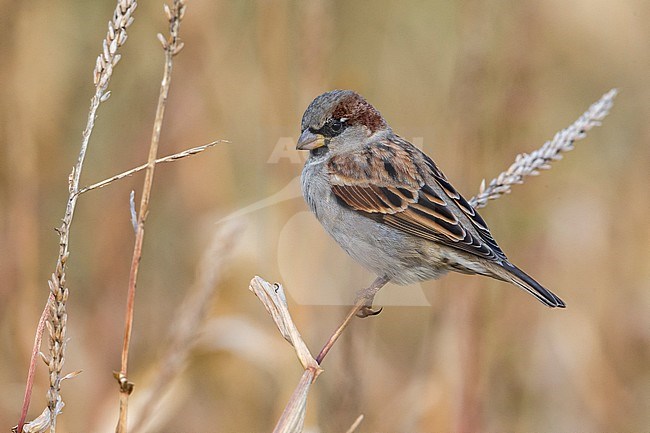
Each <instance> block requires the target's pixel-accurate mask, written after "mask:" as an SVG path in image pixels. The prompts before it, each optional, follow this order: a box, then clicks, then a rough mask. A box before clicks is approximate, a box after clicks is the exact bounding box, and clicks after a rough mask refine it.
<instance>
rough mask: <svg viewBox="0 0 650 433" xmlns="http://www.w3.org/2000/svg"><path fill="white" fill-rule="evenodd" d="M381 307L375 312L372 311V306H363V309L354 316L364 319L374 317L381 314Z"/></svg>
mask: <svg viewBox="0 0 650 433" xmlns="http://www.w3.org/2000/svg"><path fill="white" fill-rule="evenodd" d="M383 309H384V308H383V307H380V308H377V309H376V310H373V309H372V306H370V307H368V306H366V305H364V306H363V307H361V308H359V311H357V314H356V316H357V317H360V318H362V319H363V318H366V317H369V316H376V315H377V314H379V313H381V311H382V310H383Z"/></svg>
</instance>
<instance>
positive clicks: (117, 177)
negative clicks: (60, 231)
mask: <svg viewBox="0 0 650 433" xmlns="http://www.w3.org/2000/svg"><path fill="white" fill-rule="evenodd" d="M219 143H228V141H227V140H216V141H213V142H211V143H208V144H204V145H202V146H196V147H192V148H191V149H187V150H184V151H182V152H178V153H175V154H173V155H169V156H165V157H162V158H158V159H157V160H156V164H161V163H164V162H174V161H176V160H179V159H182V158H185V157H188V156H192V155H196V154H197V153H201V152H203V151H204V150H207V149H209V148H211V147H214V146H216V145H217V144H219ZM148 166H149V163H145V164H142V165H140V166H138V167H135V168H132V169H131V170H127V171H125V172H123V173H120V174H116V175H115V176H112V177H110V178H108V179H104V180H102V181H101V182H97V183H93V184H92V185H88V186H86V187H83V188H81V189H80V190H79V192H78V194H79V195H81V194H83V193H85V192H88V191H92V190H93V189H98V188H103V187H105V186H106V185H109V184H111V183H113V182H115V181H116V180H120V179H124V178H125V177H128V176H131V175H134V174H136V173H138V172H140V171H142V170H144V169H145V168H147V167H148Z"/></svg>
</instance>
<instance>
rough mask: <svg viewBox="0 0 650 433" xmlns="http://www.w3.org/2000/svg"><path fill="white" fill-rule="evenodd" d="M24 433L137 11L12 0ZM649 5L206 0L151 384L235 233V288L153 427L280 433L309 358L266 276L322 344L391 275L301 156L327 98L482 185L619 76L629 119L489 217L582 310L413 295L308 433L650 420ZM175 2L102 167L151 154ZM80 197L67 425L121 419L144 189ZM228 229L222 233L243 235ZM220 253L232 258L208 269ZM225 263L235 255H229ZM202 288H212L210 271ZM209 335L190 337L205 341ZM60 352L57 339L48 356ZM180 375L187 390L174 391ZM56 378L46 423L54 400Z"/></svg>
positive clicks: (6, 349)
mask: <svg viewBox="0 0 650 433" xmlns="http://www.w3.org/2000/svg"><path fill="white" fill-rule="evenodd" d="M0 5H1V6H2V10H3V13H2V14H1V16H0V22H1V23H2V28H3V37H2V38H1V39H0V56H1V58H2V62H1V63H0V81H1V82H2V86H0V104H1V106H2V110H1V113H2V114H1V117H0V281H2V283H1V284H0V297H1V299H2V301H1V302H0V344H1V345H2V348H3V350H1V351H0V365H1V366H2V368H0V383H1V384H2V388H3V392H2V393H0V426H1V427H0V428H1V429H2V430H4V431H8V429H9V428H10V426H13V425H15V424H16V423H17V421H18V417H19V413H20V405H21V401H22V393H23V387H24V382H25V377H26V374H27V367H28V361H29V354H30V351H31V345H32V342H33V336H34V331H35V328H36V324H37V321H38V317H39V314H40V312H41V310H42V308H43V305H44V304H45V301H46V299H47V295H48V289H47V279H48V278H49V275H50V274H51V272H52V271H53V267H54V263H55V259H56V254H57V253H58V245H57V244H58V236H57V234H56V233H55V231H54V230H53V229H54V228H55V227H58V226H59V225H60V219H61V218H62V216H63V212H64V207H65V201H66V198H67V179H68V174H69V173H70V170H71V167H72V166H73V165H74V163H75V161H76V158H77V154H78V151H79V146H80V142H81V140H80V139H81V131H82V130H83V127H84V125H85V122H86V116H87V112H88V105H89V100H90V97H91V96H92V94H93V86H92V70H93V67H94V63H95V58H96V56H97V54H98V53H99V50H100V48H101V41H102V39H103V38H104V36H105V32H106V22H107V21H108V19H109V18H110V17H111V15H112V11H113V9H114V7H115V4H114V2H112V1H108V0H102V1H93V2H86V1H78V0H61V1H57V2H52V1H43V0H35V1H30V2H10V1H0ZM648 22H650V4H649V3H648V2H647V1H644V0H621V1H617V2H611V1H605V0H572V1H568V2H567V1H559V0H545V1H534V0H525V1H521V0H506V1H500V2H480V1H456V2H448V1H432V2H430V1H413V2H408V3H407V2H390V1H373V2H370V1H359V2H347V1H332V2H327V1H305V2H298V1H207V0H195V1H191V2H189V4H188V8H187V13H186V16H185V20H184V21H183V23H182V26H181V36H182V38H183V40H184V41H185V49H184V50H183V51H182V52H181V54H180V55H179V56H177V57H176V58H175V64H174V72H173V79H172V86H171V94H170V98H169V101H168V106H167V114H166V118H165V123H164V126H163V132H162V142H161V149H160V154H161V155H167V154H171V153H175V152H178V151H181V150H183V149H186V148H189V147H193V146H197V145H200V144H203V143H207V142H210V141H213V140H216V139H227V140H229V141H230V143H229V144H220V145H218V146H217V147H215V148H213V149H211V150H208V151H206V152H204V153H203V154H200V155H197V156H194V157H191V158H188V159H184V160H181V161H178V162H175V163H173V164H168V165H161V166H159V167H158V168H157V169H156V178H155V181H154V189H153V194H152V202H151V212H150V215H149V218H148V220H147V225H146V236H145V246H144V253H143V260H142V264H141V268H140V278H139V282H138V293H137V297H136V311H135V325H134V326H135V327H134V331H133V332H134V337H133V341H132V347H131V358H130V364H129V378H130V379H131V381H133V382H135V384H136V387H135V393H134V395H133V399H132V400H133V406H132V408H131V412H130V416H131V417H132V419H131V420H133V421H134V420H135V419H136V418H138V413H139V412H138V411H139V410H140V409H139V408H138V399H140V398H141V397H142V396H143V395H145V394H146V392H147V390H150V389H156V388H155V383H156V381H157V380H158V381H160V368H161V367H160V365H161V362H164V360H165V358H166V357H167V356H168V355H166V353H167V351H168V350H169V343H168V342H169V338H170V337H169V335H170V332H172V331H173V330H176V329H177V327H178V324H179V323H182V321H183V319H184V316H186V315H188V314H190V315H192V314H197V313H196V312H194V313H192V312H190V313H188V312H187V310H186V309H183V308H181V307H180V305H181V304H182V303H183V300H184V299H185V298H186V297H187V296H188V294H190V293H192V290H193V289H192V288H193V287H197V283H196V281H197V279H198V280H199V281H200V280H201V278H202V276H201V274H202V272H203V273H205V272H207V271H206V270H205V269H204V270H203V271H201V270H200V269H199V266H198V264H199V262H200V261H201V258H202V257H204V256H205V254H206V253H205V251H206V249H209V248H210V242H211V239H212V238H213V236H214V233H215V232H217V231H218V230H220V229H222V228H223V227H224V226H225V225H228V224H231V223H232V222H233V221H234V222H235V223H237V224H238V226H237V227H238V228H237V233H236V236H235V238H234V240H233V244H232V245H233V246H232V247H227V248H225V249H224V251H222V252H220V253H218V256H219V257H214V260H215V263H216V262H219V263H222V265H220V267H219V268H218V269H217V271H218V272H217V278H216V283H214V284H211V285H212V289H214V296H213V297H212V298H210V301H209V302H208V303H207V305H206V306H207V310H208V311H207V315H206V317H205V320H203V321H202V322H201V324H200V325H196V326H195V328H194V329H193V330H192V332H193V333H194V334H196V335H197V340H196V344H195V346H194V347H193V349H192V350H191V351H190V353H189V354H188V358H187V362H186V363H185V364H184V365H183V368H182V369H181V370H180V371H178V373H177V374H175V375H173V380H169V382H170V388H169V393H167V394H165V395H164V396H163V395H160V396H158V398H157V400H158V402H159V403H160V406H157V407H156V408H155V409H154V410H153V413H152V415H151V416H147V420H148V421H150V423H149V425H148V427H147V429H146V431H159V432H181V431H182V432H191V431H215V432H217V431H218V432H242V431H251V432H252V431H270V430H271V429H272V426H273V425H274V423H275V422H276V420H277V418H278V417H279V415H280V413H281V411H282V409H283V407H284V405H285V404H286V402H287V400H288V398H289V396H290V394H291V392H292V390H293V388H294V387H295V385H296V384H297V382H298V379H299V377H300V375H301V367H300V365H299V363H298V361H297V360H296V358H295V355H294V353H293V350H292V348H291V347H290V346H289V345H288V344H286V342H285V341H283V339H282V337H281V336H280V335H279V333H278V332H277V331H276V329H275V327H274V325H273V324H272V322H271V320H270V318H269V316H268V314H267V313H266V311H264V308H263V307H262V305H261V303H260V302H259V301H258V300H257V299H256V298H255V297H254V296H253V295H252V294H251V293H250V292H249V291H248V290H247V287H248V283H249V281H250V279H251V278H252V277H253V276H254V275H260V276H262V277H264V278H265V279H267V280H269V281H278V282H281V283H282V284H283V285H284V286H285V291H286V292H287V296H288V301H289V307H290V310H291V312H292V314H293V315H294V319H295V321H296V323H297V325H298V327H299V329H300V331H301V333H302V335H303V337H304V339H305V341H306V342H307V344H308V346H309V347H310V349H311V350H312V351H313V352H314V353H317V352H318V351H319V350H320V348H321V346H322V345H323V343H324V342H325V341H326V339H327V337H328V336H329V334H330V333H331V332H332V330H333V329H334V328H335V327H336V325H337V324H338V323H339V322H340V320H341V319H342V317H343V315H344V314H345V313H346V312H347V310H348V307H347V306H346V304H347V303H349V302H350V301H351V300H352V299H353V293H354V291H355V290H357V289H359V288H361V287H364V286H366V285H367V284H369V283H370V282H371V281H372V279H373V276H372V275H370V274H369V273H368V272H366V271H364V270H362V269H361V267H360V266H359V265H357V264H356V263H354V262H353V261H352V260H351V259H350V258H348V257H347V256H346V255H345V253H344V252H343V251H342V250H340V249H339V248H338V246H337V245H336V244H335V243H334V242H333V241H332V240H330V239H329V238H328V237H327V235H326V234H325V232H324V231H323V230H322V229H321V228H320V226H319V225H318V223H317V222H316V220H315V218H313V217H312V216H311V215H310V214H309V213H308V212H307V207H306V205H305V204H304V202H303V200H302V198H301V197H300V192H299V189H298V186H297V185H298V184H297V178H298V177H299V175H300V171H301V169H302V162H303V159H304V157H305V155H302V154H300V153H298V152H296V151H295V150H294V146H295V144H294V143H295V140H296V139H297V137H298V135H299V132H300V131H299V129H300V128H299V126H300V118H301V115H302V112H303V111H304V109H305V108H306V106H307V105H308V103H309V102H310V101H311V100H312V99H313V98H314V97H315V96H317V95H318V94H320V93H322V92H324V91H327V90H330V89H333V88H349V89H354V90H356V91H358V92H360V93H361V94H362V95H364V96H365V97H366V98H367V99H368V100H369V101H370V102H371V103H372V104H373V105H375V106H376V107H377V108H378V109H379V110H380V111H381V112H382V114H383V115H384V116H385V118H386V119H387V120H388V122H389V123H390V124H391V126H392V127H393V129H394V130H395V131H396V132H397V133H398V134H400V135H402V136H403V137H405V138H407V139H409V140H412V141H413V142H414V143H416V144H418V145H420V146H422V147H423V148H424V150H425V151H426V152H427V153H429V154H430V155H432V156H433V158H434V159H435V160H436V161H437V163H438V164H439V166H440V167H441V168H442V170H443V171H444V172H445V174H446V175H447V176H448V177H449V179H450V180H451V181H452V183H454V185H455V186H456V187H457V188H458V189H459V190H460V191H461V192H462V193H463V194H464V195H465V196H466V197H467V198H469V197H471V196H472V195H474V194H475V193H476V192H477V191H478V186H479V184H480V182H481V180H482V179H483V178H487V179H488V180H489V179H491V178H492V177H494V176H495V175H497V174H498V173H499V172H500V171H502V170H504V169H505V168H507V167H508V166H509V165H510V164H511V162H512V161H513V160H514V156H515V155H516V154H517V153H520V152H530V151H532V150H534V149H536V148H538V147H539V146H540V145H542V144H543V143H544V142H545V141H546V140H548V139H550V138H552V136H553V135H554V134H555V132H557V131H559V130H560V129H562V128H564V127H566V126H568V125H570V124H571V123H572V122H573V121H574V120H575V119H576V118H577V117H578V116H579V115H580V114H581V113H582V112H583V111H585V110H586V109H587V107H588V106H589V105H590V104H591V103H593V102H594V101H596V100H598V98H600V96H601V95H602V94H603V93H605V92H606V91H608V90H609V89H610V88H612V87H616V88H618V89H619V90H620V93H619V96H618V97H617V98H616V100H615V105H614V107H613V110H612V112H611V115H610V116H608V117H607V118H606V119H605V120H604V122H603V126H602V127H599V128H596V129H593V130H592V131H591V132H589V134H588V137H587V138H586V139H585V140H582V141H580V142H578V143H577V146H576V149H575V150H574V151H572V152H570V153H568V154H566V156H565V158H564V160H563V161H560V162H558V163H556V164H554V166H553V169H552V170H551V171H549V172H544V173H542V175H541V176H539V177H537V178H529V179H528V180H527V181H526V183H525V185H521V186H517V187H515V188H514V190H513V192H512V194H510V195H508V196H506V197H503V198H501V199H499V200H497V201H494V202H491V203H490V204H489V205H488V206H487V208H485V209H483V210H482V211H481V213H482V215H483V216H484V218H485V219H486V220H487V221H488V223H489V224H490V227H491V229H492V233H493V234H494V237H495V238H496V239H497V240H498V241H499V243H500V245H501V247H502V248H503V249H504V251H505V252H506V253H507V254H508V256H509V258H510V259H511V260H512V261H513V262H514V263H516V264H517V265H518V266H520V267H521V268H523V269H525V270H526V271H527V272H528V273H530V274H531V275H533V276H534V277H535V278H536V279H538V280H539V281H540V282H541V283H542V284H544V285H545V286H547V287H549V288H550V289H552V290H553V291H554V292H555V293H557V294H558V295H559V296H560V297H561V298H562V299H564V301H565V302H566V303H567V306H568V307H567V309H566V310H551V309H547V308H544V307H543V306H542V305H541V304H539V303H538V302H536V301H535V300H534V299H533V298H532V297H530V296H528V295H526V294H525V293H523V292H522V291H520V290H517V289H516V288H514V287H512V286H510V285H507V284H505V283H501V282H497V281H492V280H490V279H487V278H479V277H468V276H461V275H450V276H448V277H445V278H444V279H442V280H440V281H433V282H427V283H423V284H421V285H416V286H408V287H399V286H387V287H386V288H385V289H384V290H383V291H382V293H381V295H380V297H379V299H378V304H382V305H384V306H385V308H384V311H383V312H382V313H381V314H380V315H379V316H377V317H373V318H369V319H365V320H355V321H354V322H353V323H352V326H351V327H350V328H349V329H348V330H347V331H346V333H345V335H344V337H343V338H342V340H341V341H340V342H339V343H337V345H336V346H335V347H334V349H333V350H332V352H331V353H330V355H329V356H328V357H327V358H326V359H325V361H324V363H323V367H324V369H325V372H324V373H323V374H322V375H321V376H320V378H319V380H318V381H317V382H316V384H315V385H314V386H313V388H312V392H311V394H310V397H309V404H308V409H307V420H306V431H309V432H340V431H345V430H346V429H347V428H348V427H349V426H350V425H351V424H352V423H353V421H354V420H355V419H356V418H357V416H358V415H359V414H364V415H365V420H364V421H363V423H362V424H361V426H360V428H359V430H358V431H363V432H365V431H368V432H370V431H404V432H430V431H468V432H469V431H518V432H533V431H535V432H555V431H585V432H586V431H646V430H647V428H648V425H650V217H649V213H650V194H649V193H648V185H650V122H648V120H649V118H650V26H648ZM166 26H167V24H166V21H165V18H164V14H163V13H162V3H161V2H157V1H153V2H151V1H149V2H144V1H143V2H141V3H140V5H139V8H138V10H137V11H136V13H135V22H134V24H133V26H132V27H130V28H129V31H128V33H129V39H128V41H127V43H126V45H125V46H124V47H123V49H122V60H121V62H120V64H119V65H118V66H117V67H116V69H115V73H114V76H113V81H112V82H111V85H110V89H111V90H112V97H111V98H110V100H108V102H107V103H106V104H103V105H102V106H101V107H100V110H99V117H98V120H97V122H96V127H95V132H94V134H93V136H92V139H91V142H90V148H89V152H88V155H87V163H86V165H85V168H84V173H83V176H82V183H83V184H90V183H93V182H96V181H99V180H102V179H104V178H107V177H110V176H111V175H113V174H116V173H119V172H122V171H124V170H126V169H129V168H131V167H134V166H136V165H139V164H141V163H143V162H144V161H146V157H147V152H148V146H149V139H150V136H151V128H152V121H153V118H154V110H155V104H156V99H157V95H158V89H159V84H160V78H161V71H162V50H161V48H160V44H159V42H158V41H157V40H156V37H155V36H156V33H157V32H166V31H167V28H166ZM142 180H143V176H142V175H136V176H133V177H131V178H127V179H124V180H121V181H119V182H117V183H115V184H113V185H111V186H109V187H106V188H104V189H101V190H96V191H92V192H90V193H88V194H86V195H84V196H82V197H81V198H80V200H79V203H78V207H77V213H76V215H75V220H74V223H73V226H72V230H71V256H70V260H69V269H68V285H69V287H70V298H69V302H68V314H69V317H68V337H69V338H70V342H69V344H68V351H67V356H66V364H65V371H66V372H70V371H74V370H83V373H82V374H81V375H80V376H78V377H77V378H75V379H74V380H69V381H66V382H65V383H64V384H63V390H62V396H63V399H64V401H65V403H66V407H65V410H64V413H63V415H62V416H60V417H59V419H58V431H60V432H79V431H93V432H104V431H106V432H108V431H113V430H114V426H115V422H116V419H117V402H118V387H117V384H116V382H115V380H114V379H113V377H112V372H113V370H119V367H120V365H119V361H120V350H121V345H122V335H123V327H124V324H123V323H124V313H125V298H126V289H127V280H128V272H129V266H130V261H131V254H132V249H133V241H134V236H133V229H132V226H131V223H130V220H129V206H128V200H129V198H128V197H129V192H130V191H131V190H135V191H136V201H137V202H139V194H140V191H141V189H142ZM217 239H218V240H217V243H218V242H219V239H221V238H219V237H217ZM210 257H211V256H209V255H208V263H209V262H210ZM208 268H209V266H208ZM199 285H200V284H199ZM194 334H192V335H194ZM42 350H44V351H45V350H47V344H46V343H45V344H43V349H42ZM166 383H167V382H166ZM46 390H47V374H46V368H45V367H44V366H43V365H42V364H39V367H38V370H37V373H36V385H35V389H34V394H33V399H32V407H31V410H30V417H34V416H36V415H37V414H39V413H40V412H41V410H42V409H43V408H44V407H45V404H46V399H45V393H46ZM139 431H143V430H139Z"/></svg>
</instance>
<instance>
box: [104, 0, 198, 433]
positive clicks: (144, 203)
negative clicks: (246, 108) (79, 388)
mask: <svg viewBox="0 0 650 433" xmlns="http://www.w3.org/2000/svg"><path fill="white" fill-rule="evenodd" d="M185 8H186V6H185V4H184V2H183V0H174V2H173V3H172V7H171V8H170V7H169V6H167V5H165V6H164V10H165V14H166V15H167V20H168V21H169V37H168V38H167V39H165V38H164V37H163V36H162V35H160V34H159V35H158V39H160V41H161V43H162V46H163V49H164V50H165V64H164V70H163V77H162V82H161V83H160V93H159V94H158V105H157V106H156V117H155V120H154V124H153V132H152V133H151V144H150V146H149V158H148V160H147V167H146V172H145V178H144V185H143V186H142V198H141V199H140V210H139V213H138V220H137V226H136V234H135V244H134V247H133V257H132V260H131V271H130V273H129V288H128V293H127V301H126V317H125V323H124V341H123V344H122V362H121V369H120V371H119V372H116V373H115V378H116V379H117V381H118V384H119V386H120V409H119V418H118V422H117V426H116V428H115V431H116V433H123V432H126V431H127V424H126V422H127V413H128V401H129V395H131V393H132V392H133V383H131V382H130V381H129V380H128V377H127V371H128V360H129V346H130V343H131V332H132V329H133V315H134V306H135V288H136V281H137V279H138V270H139V268H140V261H141V259H142V244H143V243H144V224H145V221H146V219H147V215H148V214H149V201H150V198H151V188H152V185H153V177H154V172H155V167H156V158H157V155H158V144H159V143H160V131H161V129H162V122H163V118H164V115H165V107H166V105H167V96H168V95H169V86H170V83H171V73H172V66H173V58H174V56H175V55H176V54H178V53H179V52H180V50H181V49H182V48H183V42H182V41H181V40H180V38H179V35H178V33H179V30H180V23H181V20H182V19H183V16H184V15H185Z"/></svg>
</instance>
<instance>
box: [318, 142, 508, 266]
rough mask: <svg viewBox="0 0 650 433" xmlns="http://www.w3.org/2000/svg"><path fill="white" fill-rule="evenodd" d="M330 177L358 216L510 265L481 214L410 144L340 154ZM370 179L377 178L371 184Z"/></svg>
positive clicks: (387, 144) (386, 144)
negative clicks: (361, 214)
mask: <svg viewBox="0 0 650 433" xmlns="http://www.w3.org/2000/svg"><path fill="white" fill-rule="evenodd" d="M387 166H388V167H389V168H390V170H389V169H388V168H387ZM328 172H329V174H330V181H331V182H332V192H333V193H334V195H335V196H336V198H337V199H338V200H339V201H340V202H342V203H343V204H345V205H347V206H348V207H350V208H352V209H354V210H356V211H359V212H361V213H363V214H369V215H368V216H371V215H372V218H374V219H377V218H379V220H380V221H381V222H383V223H384V224H387V225H389V226H392V227H394V228H396V229H398V230H401V231H403V232H405V233H408V234H411V235H413V236H416V237H419V238H422V239H426V240H429V241H433V242H441V243H443V244H445V245H448V246H451V247H454V248H458V249H459V250H462V251H465V252H468V253H471V254H474V255H476V256H478V257H481V258H483V259H488V260H493V261H496V262H502V261H507V258H506V256H505V254H504V253H503V251H501V248H500V247H499V246H498V245H497V243H496V241H495V240H494V238H493V237H492V235H491V234H490V231H489V229H488V227H487V224H486V223H485V221H484V220H483V218H481V216H480V215H479V214H478V212H476V210H475V209H474V208H472V207H471V206H470V205H469V203H468V202H467V200H465V198H464V197H463V196H462V195H461V194H460V193H459V192H458V191H456V189H455V188H454V187H453V186H452V185H451V184H450V183H449V181H448V180H447V178H446V177H445V176H444V174H443V173H442V172H441V171H440V170H439V169H438V167H437V166H436V165H435V163H434V162H433V161H432V160H431V159H430V158H429V157H427V156H426V155H425V154H424V153H423V152H421V151H420V150H418V149H417V148H415V147H414V146H413V145H411V144H410V143H408V142H407V141H405V140H402V139H399V138H396V139H395V140H383V141H381V142H380V143H375V144H373V145H371V146H366V147H364V148H363V149H362V150H361V151H359V152H354V153H351V154H345V155H341V154H339V155H335V156H333V157H332V158H331V159H330V161H329V162H328ZM369 175H372V176H374V177H371V179H370V180H369ZM468 222H469V225H468ZM470 228H471V230H470Z"/></svg>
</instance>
